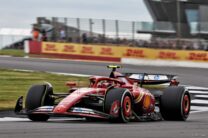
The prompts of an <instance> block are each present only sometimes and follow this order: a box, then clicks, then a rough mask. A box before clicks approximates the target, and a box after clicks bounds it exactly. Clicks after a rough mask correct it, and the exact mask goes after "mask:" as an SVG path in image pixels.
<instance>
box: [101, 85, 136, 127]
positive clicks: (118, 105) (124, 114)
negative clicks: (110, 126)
mask: <svg viewBox="0 0 208 138" xmlns="http://www.w3.org/2000/svg"><path fill="white" fill-rule="evenodd" d="M132 108H133V104H132V96H131V93H130V92H129V90H128V89H123V88H112V89H110V90H108V91H107V93H106V96H105V101H104V112H105V113H107V114H110V115H111V116H112V118H111V119H110V121H112V122H121V123H127V122H129V121H130V119H131V116H132Z"/></svg>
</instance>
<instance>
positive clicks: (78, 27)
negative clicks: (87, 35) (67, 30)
mask: <svg viewBox="0 0 208 138" xmlns="http://www.w3.org/2000/svg"><path fill="white" fill-rule="evenodd" d="M77 29H78V30H77V34H78V42H79V43H81V39H80V37H81V34H80V19H79V18H77Z"/></svg>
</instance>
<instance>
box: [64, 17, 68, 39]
mask: <svg viewBox="0 0 208 138" xmlns="http://www.w3.org/2000/svg"><path fill="white" fill-rule="evenodd" d="M64 30H65V33H66V38H65V41H68V40H69V32H68V26H67V18H64Z"/></svg>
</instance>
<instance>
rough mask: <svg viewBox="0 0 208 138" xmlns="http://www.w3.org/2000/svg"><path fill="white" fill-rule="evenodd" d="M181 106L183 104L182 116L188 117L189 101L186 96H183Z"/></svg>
mask: <svg viewBox="0 0 208 138" xmlns="http://www.w3.org/2000/svg"><path fill="white" fill-rule="evenodd" d="M182 104H183V113H184V115H188V114H189V111H190V99H189V96H188V95H184V97H183V103H182Z"/></svg>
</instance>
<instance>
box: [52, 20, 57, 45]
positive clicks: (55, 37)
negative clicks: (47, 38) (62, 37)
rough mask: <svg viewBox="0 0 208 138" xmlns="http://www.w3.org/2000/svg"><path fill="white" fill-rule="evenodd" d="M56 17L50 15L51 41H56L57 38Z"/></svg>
mask: <svg viewBox="0 0 208 138" xmlns="http://www.w3.org/2000/svg"><path fill="white" fill-rule="evenodd" d="M56 22H57V18H56V17H52V25H53V28H54V29H53V34H52V41H56V40H57V32H56V31H57V25H56Z"/></svg>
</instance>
